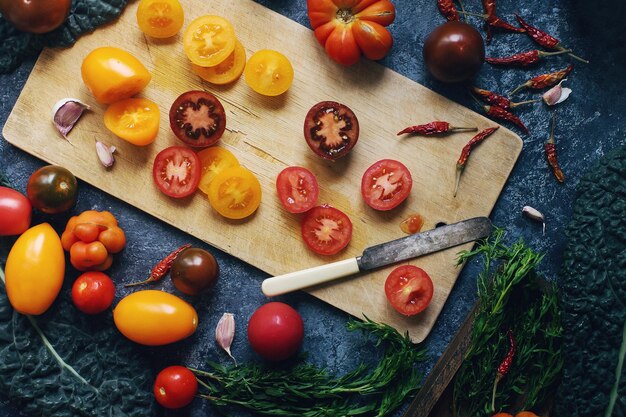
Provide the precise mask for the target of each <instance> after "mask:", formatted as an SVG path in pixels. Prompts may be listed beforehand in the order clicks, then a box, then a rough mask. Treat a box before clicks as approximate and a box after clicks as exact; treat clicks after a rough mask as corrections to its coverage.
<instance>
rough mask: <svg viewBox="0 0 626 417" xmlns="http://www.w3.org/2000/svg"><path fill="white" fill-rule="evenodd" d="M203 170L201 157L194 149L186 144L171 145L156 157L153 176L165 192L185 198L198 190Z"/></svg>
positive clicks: (171, 195) (168, 194) (158, 186)
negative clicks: (185, 145)
mask: <svg viewBox="0 0 626 417" xmlns="http://www.w3.org/2000/svg"><path fill="white" fill-rule="evenodd" d="M201 171H202V165H201V163H200V158H198V155H196V153H195V152H194V151H192V150H191V149H189V148H186V147H184V146H170V147H169V148H165V149H163V150H162V151H161V152H159V153H158V154H157V156H156V158H155V159H154V165H153V166H152V177H153V178H154V183H155V184H156V186H157V188H158V189H159V190H161V192H163V194H165V195H167V196H170V197H174V198H183V197H187V196H189V195H191V194H193V192H194V191H196V189H197V188H198V183H199V182H200V173H201Z"/></svg>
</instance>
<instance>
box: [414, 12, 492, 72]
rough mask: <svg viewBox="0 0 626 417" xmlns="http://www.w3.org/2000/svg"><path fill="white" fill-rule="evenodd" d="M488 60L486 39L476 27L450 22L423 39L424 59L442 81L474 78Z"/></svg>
mask: <svg viewBox="0 0 626 417" xmlns="http://www.w3.org/2000/svg"><path fill="white" fill-rule="evenodd" d="M484 60H485V45H484V43H483V38H482V37H481V36H480V33H479V32H478V30H476V28H474V26H471V25H468V24H467V23H463V22H457V21H452V22H447V23H444V24H443V25H440V26H437V27H436V28H435V30H433V31H432V32H431V33H430V35H428V37H427V38H426V41H425V42H424V61H425V62H426V67H427V68H428V70H429V71H430V73H431V74H432V75H433V77H435V78H436V79H438V80H439V81H442V82H446V83H455V82H460V81H467V80H471V79H472V78H474V76H476V74H477V73H478V71H479V70H480V67H481V66H482V64H483V61H484Z"/></svg>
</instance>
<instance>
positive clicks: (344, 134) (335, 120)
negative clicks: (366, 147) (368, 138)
mask: <svg viewBox="0 0 626 417" xmlns="http://www.w3.org/2000/svg"><path fill="white" fill-rule="evenodd" d="M304 138H305V139H306V143H307V145H309V147H310V148H311V150H312V151H313V152H315V153H316V154H318V155H319V156H321V157H322V158H325V159H330V160H333V161H334V160H336V159H338V158H341V157H343V156H346V155H347V154H348V152H350V150H352V148H353V147H354V145H356V142H357V140H359V121H358V120H357V118H356V115H355V114H354V112H353V111H352V110H350V108H349V107H348V106H345V105H343V104H340V103H337V102H334V101H322V102H320V103H317V104H316V105H314V106H313V107H311V109H310V110H309V112H308V113H307V115H306V117H305V118H304Z"/></svg>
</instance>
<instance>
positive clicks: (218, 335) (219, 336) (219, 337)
mask: <svg viewBox="0 0 626 417" xmlns="http://www.w3.org/2000/svg"><path fill="white" fill-rule="evenodd" d="M234 338H235V316H234V315H233V314H232V313H224V315H222V318H221V319H220V321H219V322H218V323H217V327H216V328H215V340H216V341H217V344H218V345H220V347H221V348H222V349H224V350H225V351H226V353H228V356H230V357H231V358H233V360H235V358H234V357H233V355H232V353H230V346H231V344H232V343H233V339H234Z"/></svg>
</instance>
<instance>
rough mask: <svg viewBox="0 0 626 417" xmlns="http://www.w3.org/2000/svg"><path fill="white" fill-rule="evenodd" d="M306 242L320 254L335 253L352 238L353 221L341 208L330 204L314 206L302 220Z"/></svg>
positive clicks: (303, 235) (303, 236)
mask: <svg viewBox="0 0 626 417" xmlns="http://www.w3.org/2000/svg"><path fill="white" fill-rule="evenodd" d="M302 238H303V239H304V243H306V245H307V246H308V247H309V248H310V249H311V250H312V251H313V252H315V253H319V254H320V255H334V254H335V253H338V252H339V251H341V250H342V249H343V248H345V247H346V246H348V243H350V239H352V222H351V221H350V218H349V217H348V216H347V215H346V214H345V213H344V212H342V211H341V210H339V209H336V208H334V207H331V206H328V205H322V206H317V207H313V208H312V209H311V210H309V211H308V212H307V214H306V217H305V218H304V219H303V220H302Z"/></svg>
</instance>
